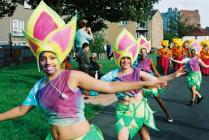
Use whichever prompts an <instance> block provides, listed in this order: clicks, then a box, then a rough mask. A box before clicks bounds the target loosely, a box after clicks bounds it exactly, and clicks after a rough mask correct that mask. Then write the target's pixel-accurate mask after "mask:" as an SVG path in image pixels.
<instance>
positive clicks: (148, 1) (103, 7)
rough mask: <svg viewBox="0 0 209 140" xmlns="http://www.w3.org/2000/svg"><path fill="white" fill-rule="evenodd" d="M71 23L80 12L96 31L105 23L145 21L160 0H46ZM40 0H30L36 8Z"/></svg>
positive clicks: (81, 16)
mask: <svg viewBox="0 0 209 140" xmlns="http://www.w3.org/2000/svg"><path fill="white" fill-rule="evenodd" d="M44 1H45V2H46V3H47V4H48V5H50V6H51V7H52V8H53V9H54V10H55V11H57V12H58V13H59V14H60V15H62V16H64V17H65V20H66V21H69V20H70V19H71V17H72V16H73V15H74V14H75V11H77V12H78V16H79V19H85V20H87V21H88V24H89V26H91V27H92V29H93V30H94V31H98V30H100V29H102V28H103V27H106V24H105V21H106V20H108V21H110V22H117V21H120V20H131V21H143V20H146V19H147V18H148V17H149V14H150V11H151V10H152V8H153V4H154V3H156V2H158V1H159V0H44ZM39 2H40V0H28V3H29V4H30V5H32V7H33V8H35V7H36V6H37V5H38V3H39Z"/></svg>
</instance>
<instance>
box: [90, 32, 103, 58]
mask: <svg viewBox="0 0 209 140" xmlns="http://www.w3.org/2000/svg"><path fill="white" fill-rule="evenodd" d="M105 43H106V40H105V30H104V29H102V30H100V31H97V32H95V33H94V40H93V41H92V42H91V43H90V47H91V52H94V53H97V54H100V53H103V52H104V45H105Z"/></svg>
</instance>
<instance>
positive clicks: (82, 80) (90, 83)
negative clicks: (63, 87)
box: [68, 71, 166, 93]
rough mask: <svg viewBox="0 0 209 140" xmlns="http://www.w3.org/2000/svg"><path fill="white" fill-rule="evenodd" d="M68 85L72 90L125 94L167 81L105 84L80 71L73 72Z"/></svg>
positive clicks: (163, 83)
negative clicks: (79, 88) (80, 89)
mask: <svg viewBox="0 0 209 140" xmlns="http://www.w3.org/2000/svg"><path fill="white" fill-rule="evenodd" d="M68 83H69V85H71V87H72V88H77V87H81V88H84V89H86V90H95V91H99V92H103V93H116V92H125V91H129V90H133V89H140V88H142V87H143V86H146V87H158V86H160V85H161V84H162V85H165V84H166V82H165V81H158V80H154V81H138V82H104V81H102V80H97V79H95V78H92V77H90V76H89V75H87V74H85V73H83V72H79V71H71V77H70V78H69V80H68Z"/></svg>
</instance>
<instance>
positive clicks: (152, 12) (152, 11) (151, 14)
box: [150, 10, 158, 17]
mask: <svg viewBox="0 0 209 140" xmlns="http://www.w3.org/2000/svg"><path fill="white" fill-rule="evenodd" d="M157 11H158V10H151V13H150V16H151V17H153V16H154V15H155V14H156V13H157Z"/></svg>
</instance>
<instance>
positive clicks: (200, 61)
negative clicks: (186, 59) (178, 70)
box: [198, 58, 209, 68]
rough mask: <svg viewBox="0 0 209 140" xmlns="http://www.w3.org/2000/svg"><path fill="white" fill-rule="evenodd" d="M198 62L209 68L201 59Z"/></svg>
mask: <svg viewBox="0 0 209 140" xmlns="http://www.w3.org/2000/svg"><path fill="white" fill-rule="evenodd" d="M198 60H199V63H200V65H201V66H202V67H205V68H209V65H207V64H205V63H204V62H203V61H202V59H200V58H199V59H198Z"/></svg>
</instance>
